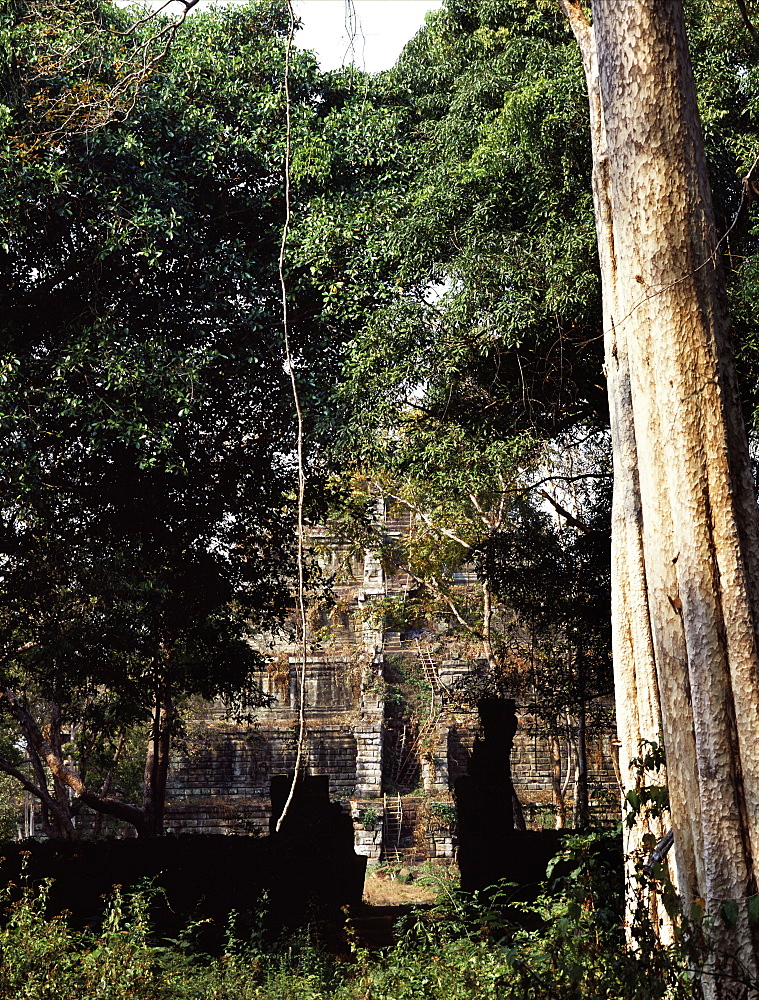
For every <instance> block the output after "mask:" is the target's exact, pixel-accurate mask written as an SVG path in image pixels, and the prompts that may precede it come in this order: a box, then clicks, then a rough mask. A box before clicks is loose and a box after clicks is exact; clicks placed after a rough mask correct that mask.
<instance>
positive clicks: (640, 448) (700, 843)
mask: <svg viewBox="0 0 759 1000" xmlns="http://www.w3.org/2000/svg"><path fill="white" fill-rule="evenodd" d="M559 3H560V4H561V6H562V7H563V8H564V10H565V11H566V13H567V15H568V17H569V19H570V22H571V24H572V27H573V29H574V31H575V35H576V37H577V38H578V41H579V42H580V46H581V49H582V53H583V59H584V64H585V72H586V77H587V80H588V91H589V95H590V106H591V119H592V131H593V156H594V181H593V183H594V198H595V208H596V219H597V228H598V243H599V251H600V258H601V272H602V278H603V285H604V327H605V337H606V366H607V376H608V380H609V394H610V404H611V414H612V438H613V446H614V463H615V465H614V473H615V499H614V511H613V541H612V550H613V560H614V562H613V616H614V639H613V641H614V658H615V679H616V684H617V705H618V712H619V720H620V742H621V754H620V757H621V761H622V775H623V780H624V779H626V780H628V781H629V780H630V777H629V774H628V764H629V761H630V760H631V758H632V756H635V755H637V752H638V751H637V747H636V746H634V745H633V744H635V743H637V742H638V740H639V739H640V738H641V737H642V738H646V739H652V740H656V739H658V734H657V730H658V728H659V718H661V728H662V731H663V735H664V742H665V747H666V751H667V765H668V766H667V771H668V784H669V789H670V800H671V810H672V825H673V830H674V838H675V850H674V853H675V859H676V868H677V877H678V882H679V888H680V891H681V894H682V896H683V900H684V903H685V907H686V912H687V911H688V909H689V905H690V903H691V902H692V901H693V900H695V899H697V898H702V899H704V900H705V901H706V907H707V913H708V914H709V915H710V917H711V918H712V925H711V927H712V935H713V937H714V944H715V948H716V951H715V958H714V960H713V964H712V966H711V968H710V969H709V970H708V971H709V975H706V976H705V977H704V979H703V987H704V991H705V993H706V994H707V995H708V996H714V997H735V996H744V995H745V988H744V987H743V986H741V985H740V982H739V979H740V978H741V977H745V976H748V977H750V978H753V979H756V978H757V972H758V969H757V954H756V947H755V943H754V941H753V940H752V933H751V929H750V927H749V923H748V919H747V913H746V910H747V898H748V897H749V896H750V895H752V894H753V893H755V892H756V891H757V882H756V877H755V870H754V860H753V859H754V858H756V857H758V856H759V855H758V854H757V852H758V850H759V808H758V804H759V711H758V707H759V664H758V663H757V617H758V616H757V610H758V609H759V600H758V599H757V587H758V586H759V572H758V571H759V539H758V531H757V506H756V496H755V491H754V485H753V482H752V477H751V470H750V465H749V460H748V449H747V443H746V434H745V429H744V427H743V423H742V417H741V411H740V403H739V397H738V391H737V384H736V377H735V370H734V364H733V358H732V352H731V348H730V344H729V340H728V314H727V308H726V299H725V290H724V280H723V275H722V272H721V268H720V261H719V254H718V248H717V243H716V234H715V226H714V220H713V212H712V206H711V195H710V191H709V186H708V181H707V171H706V164H705V160H704V154H703V142H702V138H701V132H700V125H699V121H698V114H697V108H696V97H695V89H694V84H693V78H692V73H691V69H690V63H689V58H688V52H687V43H686V37H685V28H684V19H683V10H682V2H681V0H593V4H592V7H593V27H592V28H591V27H590V26H589V25H588V23H587V21H586V20H585V18H584V15H583V13H582V9H581V8H580V5H579V3H577V2H576V0H559ZM659 706H660V709H659ZM728 900H735V901H737V903H738V919H737V923H735V924H734V926H729V924H730V923H731V922H732V921H731V920H725V919H723V914H724V913H725V910H724V903H725V902H726V901H728ZM731 955H732V956H734V960H733V958H731V957H730V956H731ZM733 977H737V978H733Z"/></svg>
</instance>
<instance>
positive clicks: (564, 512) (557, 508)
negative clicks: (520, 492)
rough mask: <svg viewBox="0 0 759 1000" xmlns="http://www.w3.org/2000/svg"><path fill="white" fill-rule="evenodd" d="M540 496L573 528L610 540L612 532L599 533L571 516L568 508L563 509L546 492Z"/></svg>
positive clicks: (542, 491)
mask: <svg viewBox="0 0 759 1000" xmlns="http://www.w3.org/2000/svg"><path fill="white" fill-rule="evenodd" d="M540 495H541V496H542V497H543V499H544V500H547V501H548V502H549V503H550V505H551V506H552V507H553V509H554V510H555V511H556V513H557V514H560V515H561V516H562V517H563V518H564V520H565V521H567V523H569V524H571V525H572V527H573V528H579V529H580V531H584V532H585V534H586V535H598V536H599V537H602V538H608V537H609V535H610V534H611V532H610V531H599V530H598V528H591V527H590V525H589V524H586V523H585V522H584V521H581V520H580V519H579V518H577V517H575V516H574V514H570V513H569V511H568V510H567V509H566V507H562V506H561V504H560V503H559V501H558V500H554V498H553V497H552V496H551V494H550V493H546V491H545V490H541V491H540Z"/></svg>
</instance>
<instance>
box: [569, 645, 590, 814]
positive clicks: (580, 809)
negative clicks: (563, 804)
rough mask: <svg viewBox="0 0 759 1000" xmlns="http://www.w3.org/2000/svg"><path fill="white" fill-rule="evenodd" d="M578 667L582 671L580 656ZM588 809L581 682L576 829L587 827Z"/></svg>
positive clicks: (585, 734) (586, 760)
mask: <svg viewBox="0 0 759 1000" xmlns="http://www.w3.org/2000/svg"><path fill="white" fill-rule="evenodd" d="M578 667H579V669H580V671H582V666H581V660H580V658H579V657H578ZM588 811H589V810H588V736H587V712H586V708H585V691H584V689H583V686H582V684H581V685H580V690H579V701H578V704H577V784H576V785H575V802H574V809H573V810H572V826H573V827H574V828H575V830H586V829H587V827H588Z"/></svg>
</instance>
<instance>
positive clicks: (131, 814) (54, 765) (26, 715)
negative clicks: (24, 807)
mask: <svg viewBox="0 0 759 1000" xmlns="http://www.w3.org/2000/svg"><path fill="white" fill-rule="evenodd" d="M0 702H2V703H4V705H5V707H6V708H7V710H8V712H9V713H10V715H11V716H12V717H13V719H15V721H16V723H17V724H18V726H19V728H20V729H21V732H22V733H23V734H24V739H25V740H26V743H27V746H28V748H29V756H30V759H31V760H32V761H33V763H34V766H35V772H36V773H37V776H38V785H37V786H35V785H34V784H33V783H32V782H29V781H27V780H26V779H24V778H23V776H22V775H20V774H19V773H15V771H14V770H11V769H9V768H8V766H2V770H4V771H5V772H6V773H8V774H13V776H14V777H17V778H18V780H20V781H21V784H22V785H23V786H24V787H25V788H26V789H27V790H28V791H30V792H32V794H33V795H37V796H38V797H39V799H40V801H41V802H42V803H43V805H45V806H46V807H47V810H48V812H49V814H53V815H55V816H56V820H57V821H58V822H60V823H62V824H63V828H64V830H65V832H66V836H70V837H73V836H75V831H74V828H73V825H72V823H71V818H70V816H69V814H68V812H67V811H66V810H62V809H61V808H60V806H59V804H58V803H57V802H56V801H55V799H54V798H53V797H52V796H51V795H50V794H49V791H48V790H47V776H46V774H45V770H44V768H45V767H47V768H48V770H49V771H50V773H51V774H52V775H53V776H54V777H56V778H58V779H60V780H61V781H63V782H64V783H65V784H66V785H67V786H68V787H69V788H70V789H71V790H72V792H73V793H74V795H75V796H76V797H77V798H79V799H81V801H82V802H83V803H84V804H85V805H87V806H89V807H90V808H91V809H94V810H96V811H97V812H102V813H105V814H106V815H108V816H115V817H116V818H117V819H121V820H124V821H125V822H127V823H131V824H132V826H134V827H135V828H136V830H137V832H138V833H139V834H140V835H143V836H144V835H145V834H146V833H147V832H148V831H147V829H146V825H145V816H144V812H143V810H142V809H140V808H139V807H138V806H133V805H130V804H129V803H128V802H120V801H119V800H118V799H112V798H109V797H108V796H101V795H98V794H97V792H92V791H90V789H88V788H87V786H86V785H85V784H84V782H83V781H82V779H81V778H80V777H79V775H78V774H77V773H76V771H74V770H72V768H70V767H68V766H67V764H66V763H65V762H64V761H63V760H62V758H61V756H60V754H59V753H56V752H55V750H54V749H53V747H52V745H51V743H50V740H49V739H48V737H47V736H46V735H45V733H43V731H42V730H41V729H40V727H39V725H38V724H37V721H36V720H35V719H34V717H33V716H32V714H31V712H30V711H29V709H28V708H27V707H26V705H25V704H24V702H23V701H22V700H20V699H19V698H18V697H17V696H16V694H15V693H14V692H13V691H12V690H11V689H10V688H7V687H6V688H3V687H0Z"/></svg>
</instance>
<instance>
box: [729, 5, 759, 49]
mask: <svg viewBox="0 0 759 1000" xmlns="http://www.w3.org/2000/svg"><path fill="white" fill-rule="evenodd" d="M735 2H736V3H737V4H738V10H739V11H740V12H741V17H742V18H743V23H744V24H745V25H746V30H747V31H748V33H749V34H750V35H751V37H752V38H753V40H754V43H755V44H756V45H759V31H758V30H757V29H756V27H755V26H754V25H753V24H752V22H751V18H750V17H749V16H748V10H747V9H746V3H745V0H735Z"/></svg>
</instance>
